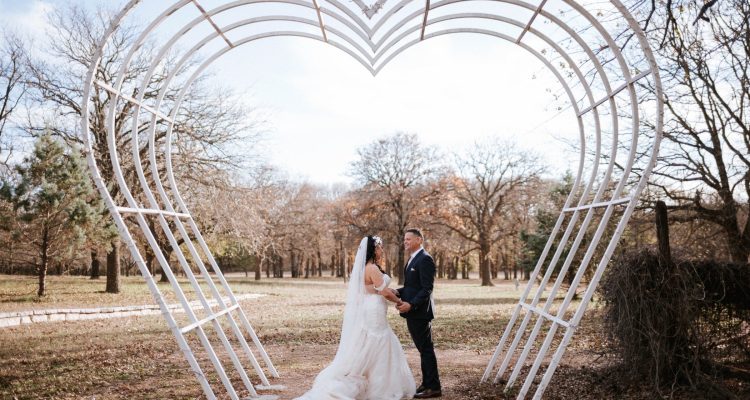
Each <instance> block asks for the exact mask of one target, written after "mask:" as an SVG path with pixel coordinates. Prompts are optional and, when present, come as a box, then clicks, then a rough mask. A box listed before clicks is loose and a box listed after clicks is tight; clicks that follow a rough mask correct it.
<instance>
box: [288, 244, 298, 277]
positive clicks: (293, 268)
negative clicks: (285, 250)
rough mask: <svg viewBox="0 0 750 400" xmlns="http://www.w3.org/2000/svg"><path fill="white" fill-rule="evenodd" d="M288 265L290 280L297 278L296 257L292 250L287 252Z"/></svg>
mask: <svg viewBox="0 0 750 400" xmlns="http://www.w3.org/2000/svg"><path fill="white" fill-rule="evenodd" d="M289 265H290V266H291V267H290V270H291V271H290V272H291V273H292V278H297V257H296V256H295V254H294V250H289Z"/></svg>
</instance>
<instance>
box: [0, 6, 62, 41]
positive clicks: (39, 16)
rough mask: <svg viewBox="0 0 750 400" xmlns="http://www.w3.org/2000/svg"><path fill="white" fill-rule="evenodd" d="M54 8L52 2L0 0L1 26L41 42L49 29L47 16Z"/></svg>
mask: <svg viewBox="0 0 750 400" xmlns="http://www.w3.org/2000/svg"><path fill="white" fill-rule="evenodd" d="M54 7H55V6H54V4H52V3H51V2H48V1H43V0H28V1H18V0H0V10H1V11H2V12H1V13H0V25H2V26H3V27H8V28H10V29H12V30H14V31H16V32H18V33H21V34H23V35H25V36H27V37H29V38H31V39H34V40H39V39H42V38H43V37H44V34H45V30H46V28H47V14H48V13H49V12H50V11H51V10H53V9H54Z"/></svg>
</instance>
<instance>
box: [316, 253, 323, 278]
mask: <svg viewBox="0 0 750 400" xmlns="http://www.w3.org/2000/svg"><path fill="white" fill-rule="evenodd" d="M317 262H318V277H322V276H323V258H322V257H321V255H320V248H318V259H317Z"/></svg>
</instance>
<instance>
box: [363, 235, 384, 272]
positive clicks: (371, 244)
mask: <svg viewBox="0 0 750 400" xmlns="http://www.w3.org/2000/svg"><path fill="white" fill-rule="evenodd" d="M375 247H376V244H375V237H373V236H372V235H368V236H367V256H366V257H365V263H369V262H370V261H372V263H373V264H375V265H376V266H377V267H378V269H380V271H383V269H382V268H380V265H378V263H377V262H375Z"/></svg>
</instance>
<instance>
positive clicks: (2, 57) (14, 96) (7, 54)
mask: <svg viewBox="0 0 750 400" xmlns="http://www.w3.org/2000/svg"><path fill="white" fill-rule="evenodd" d="M0 36H1V37H2V39H1V41H0V157H2V160H1V162H2V165H3V166H4V167H5V168H6V169H7V168H8V160H9V159H10V158H11V156H12V150H13V148H12V141H11V140H9V138H8V127H9V125H8V122H9V121H10V118H11V115H12V114H13V112H14V111H16V108H17V107H18V105H19V104H20V102H21V100H22V99H23V98H24V96H25V95H26V92H27V85H26V79H27V72H28V69H27V64H28V60H27V54H26V48H25V43H24V42H23V40H22V39H21V38H20V37H19V36H17V35H15V34H13V33H11V32H9V31H3V32H0ZM3 153H5V154H3Z"/></svg>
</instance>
